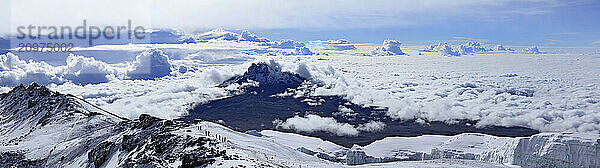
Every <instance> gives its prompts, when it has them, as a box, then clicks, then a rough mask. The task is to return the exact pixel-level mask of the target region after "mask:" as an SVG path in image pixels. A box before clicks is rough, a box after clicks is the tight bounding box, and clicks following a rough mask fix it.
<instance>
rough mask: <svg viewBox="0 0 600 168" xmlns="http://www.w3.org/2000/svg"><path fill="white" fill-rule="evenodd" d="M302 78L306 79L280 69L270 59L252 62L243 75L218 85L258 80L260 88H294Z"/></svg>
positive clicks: (223, 85)
mask: <svg viewBox="0 0 600 168" xmlns="http://www.w3.org/2000/svg"><path fill="white" fill-rule="evenodd" d="M304 80H306V79H305V78H303V77H301V76H300V75H298V74H296V73H292V72H284V71H282V70H281V65H279V64H278V63H277V62H275V61H270V62H269V63H265V62H260V63H252V65H251V66H250V67H248V70H247V71H246V72H245V73H244V75H240V76H235V77H232V78H230V79H229V80H226V81H225V82H223V83H221V85H219V86H220V87H225V86H228V85H230V84H234V83H237V84H243V83H252V82H258V85H259V87H260V88H265V87H275V88H295V87H298V86H299V85H300V84H301V83H302V82H303V81H304Z"/></svg>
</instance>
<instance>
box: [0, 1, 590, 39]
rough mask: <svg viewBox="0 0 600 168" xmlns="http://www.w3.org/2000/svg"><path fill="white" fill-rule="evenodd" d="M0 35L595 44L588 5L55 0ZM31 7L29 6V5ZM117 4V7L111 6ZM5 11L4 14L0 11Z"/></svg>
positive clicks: (7, 17) (20, 11)
mask: <svg viewBox="0 0 600 168" xmlns="http://www.w3.org/2000/svg"><path fill="white" fill-rule="evenodd" d="M3 3H5V4H8V5H2V6H0V11H2V13H1V14H2V15H1V16H2V17H0V21H2V23H9V24H3V25H2V27H0V32H14V31H15V27H16V26H20V25H28V24H32V25H74V26H75V25H80V24H81V21H82V20H83V19H86V20H87V21H88V22H89V23H90V24H98V25H102V24H105V25H123V24H124V23H127V20H128V19H131V20H133V22H134V23H136V24H141V25H144V26H146V27H175V28H180V29H183V30H186V31H193V30H208V29H212V28H219V27H220V28H226V29H231V30H241V29H248V30H251V31H254V32H256V33H258V34H260V35H264V36H267V37H269V38H271V39H284V38H285V39H296V40H302V41H307V40H317V39H321V40H323V39H336V38H346V39H349V40H351V41H355V42H380V41H382V40H384V39H388V38H389V39H397V40H400V41H429V40H452V39H457V38H471V39H481V40H489V41H494V42H499V43H505V44H513V45H555V46H592V45H593V44H592V43H594V42H596V43H598V44H596V46H600V31H599V30H600V29H599V28H600V19H599V18H598V17H599V16H600V1H593V0H571V1H561V0H529V1H523V0H455V1H445V0H421V1H414V0H369V1H364V0H307V1H280V0H255V1H247V0H219V1H183V0H174V1H159V0H155V1H142V0H129V1H117V0H102V1H100V0H90V1H77V0H58V1H51V2H50V1H45V0H38V1H34V2H32V1H18V0H8V1H5V2H3ZM31 4H37V5H35V6H32V5H31ZM117 4H118V5H117ZM7 8H8V9H7Z"/></svg>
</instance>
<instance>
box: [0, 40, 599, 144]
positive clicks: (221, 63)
mask: <svg viewBox="0 0 600 168" xmlns="http://www.w3.org/2000/svg"><path fill="white" fill-rule="evenodd" d="M318 45H325V44H322V43H310V44H307V45H306V46H307V47H308V48H310V50H311V51H312V52H313V53H314V54H313V55H293V52H294V49H277V48H270V47H266V46H261V45H258V43H253V42H232V41H220V40H210V41H208V42H204V43H197V44H138V45H106V46H96V47H92V48H83V49H77V51H79V53H77V52H76V54H79V55H83V56H84V57H92V56H94V58H96V61H101V62H106V63H108V65H107V66H108V69H109V70H105V69H102V68H100V70H101V71H100V72H102V73H104V74H105V75H108V76H107V78H106V79H107V80H108V81H104V82H100V83H99V84H88V85H85V86H78V84H72V83H70V82H72V81H71V80H70V79H71V78H68V77H70V76H69V75H71V76H76V77H77V76H78V75H80V73H81V72H82V70H81V69H77V68H76V69H71V70H75V71H69V67H65V65H66V63H64V62H62V63H61V61H57V58H55V57H53V56H55V55H56V54H54V55H52V56H48V55H44V54H38V55H35V54H34V55H31V53H26V54H25V53H23V54H22V53H15V55H16V56H18V57H19V58H21V56H20V55H21V54H22V55H28V56H27V57H26V58H27V59H33V60H34V62H28V61H23V63H20V65H19V66H12V68H11V67H9V66H8V65H9V63H6V61H4V62H2V63H3V65H2V66H3V67H2V68H4V69H3V70H2V71H1V72H0V73H2V75H6V74H9V73H10V75H13V77H14V78H4V76H3V79H2V80H16V81H9V82H13V83H18V82H28V80H26V79H29V78H31V79H29V80H35V79H37V78H36V77H39V76H40V74H41V76H42V77H44V78H43V79H47V80H46V81H47V83H46V84H48V85H49V86H50V87H51V88H52V89H53V90H56V91H59V92H62V93H71V94H73V95H76V96H81V97H83V98H84V99H86V100H88V101H89V102H92V103H95V104H97V105H99V106H100V107H102V108H105V109H107V110H109V111H112V112H114V113H117V114H119V115H121V116H125V117H129V118H135V117H137V116H138V115H139V114H141V113H150V114H152V115H155V116H158V117H163V118H177V117H178V116H181V115H185V114H186V113H187V111H188V110H189V109H190V108H191V107H193V106H194V105H195V104H198V103H203V102H207V101H210V100H214V99H218V98H223V97H227V96H230V94H231V93H230V92H229V90H228V88H218V87H216V85H218V84H219V83H220V82H222V81H224V80H226V79H227V78H229V77H231V76H233V75H235V74H242V73H244V71H245V70H246V69H247V68H248V67H249V66H250V64H251V63H252V62H259V61H269V60H275V61H276V62H278V63H279V64H281V66H282V68H283V70H284V71H292V72H297V73H299V74H301V75H305V76H306V75H308V76H310V80H311V81H312V82H314V83H318V84H319V87H317V88H316V89H314V91H313V92H311V94H313V95H345V98H347V99H349V100H350V101H351V102H353V103H356V104H362V105H376V106H383V107H388V108H389V112H388V114H387V115H389V116H391V117H394V118H398V119H414V118H417V119H421V120H423V121H449V122H452V121H453V120H457V119H470V120H479V123H478V125H501V126H525V127H529V128H533V129H537V130H541V131H577V132H592V133H599V132H600V131H599V130H600V91H599V90H600V88H599V87H600V66H598V65H600V49H599V48H545V47H539V50H540V51H541V52H543V53H542V54H525V53H523V52H519V51H522V50H523V49H525V48H527V47H529V46H523V47H519V46H507V47H510V48H513V49H516V51H515V52H495V51H491V52H485V53H478V54H467V55H461V56H446V55H442V54H440V53H437V52H420V49H422V48H424V46H416V45H412V46H411V45H404V44H403V45H401V46H400V48H401V49H402V52H403V53H405V54H406V55H392V56H377V55H373V54H371V53H372V51H374V50H375V49H377V47H379V46H380V45H381V44H353V46H355V47H356V49H350V50H347V49H346V48H344V49H343V50H331V49H330V48H331V47H321V46H318ZM328 45H330V44H328ZM152 48H158V49H159V50H161V51H163V52H164V53H165V54H166V55H168V57H169V59H170V60H169V62H170V64H171V65H172V67H171V73H170V75H167V76H165V77H162V78H159V79H154V80H131V78H130V77H128V76H127V70H128V68H131V66H132V62H134V59H135V57H136V55H138V54H139V53H141V52H142V51H146V50H149V49H152ZM84 51H85V52H84ZM107 51H111V52H107ZM127 53H129V54H127ZM132 53H133V54H132ZM289 53H292V54H289ZM61 54H64V55H62V57H65V58H66V57H67V56H68V54H66V53H61ZM120 54H123V57H120ZM124 56H128V57H124ZM24 58H25V57H24ZM27 59H22V60H27ZM44 60H53V61H49V62H50V65H47V66H46V65H45V64H43V65H44V66H39V64H40V63H39V62H40V61H44ZM21 64H23V65H21ZM85 65H90V66H92V67H96V68H97V67H98V66H99V65H100V64H97V63H92V64H85ZM7 67H8V68H7ZM299 67H300V68H299ZM19 68H20V69H19ZM104 68H106V67H104ZM15 69H16V70H15ZM83 69H85V68H83ZM77 70H79V71H77ZM23 74H25V75H24V76H25V77H27V78H23ZM27 74H34V75H29V76H27ZM19 75H21V76H19ZM48 76H50V77H52V76H54V77H56V78H49V77H48ZM19 77H21V78H19ZM84 77H85V76H84ZM0 83H8V82H7V81H2V82H0ZM53 83H54V84H53ZM0 91H3V92H5V91H8V89H7V88H6V87H5V86H3V88H2V89H0Z"/></svg>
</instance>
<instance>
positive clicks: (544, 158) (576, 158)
mask: <svg viewBox="0 0 600 168" xmlns="http://www.w3.org/2000/svg"><path fill="white" fill-rule="evenodd" d="M513 157H514V158H513V159H514V160H513V164H515V165H519V166H522V167H600V135H598V134H582V133H542V134H538V135H534V136H532V137H529V138H520V139H519V140H518V145H517V146H516V148H515V149H514V155H513Z"/></svg>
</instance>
